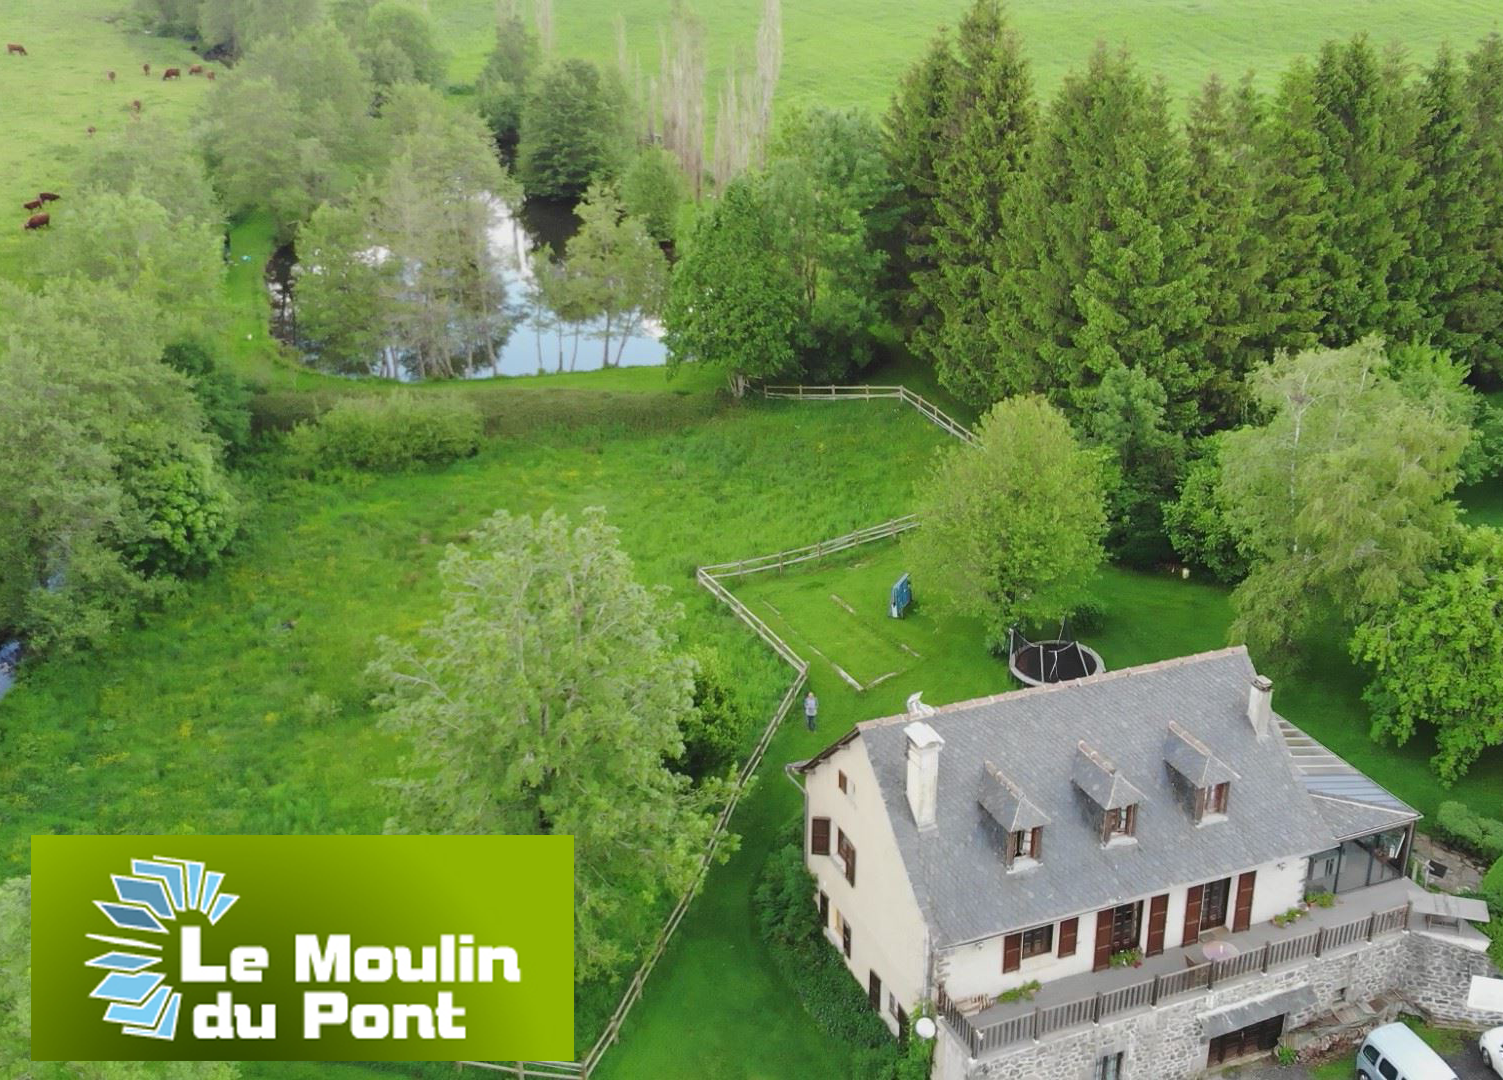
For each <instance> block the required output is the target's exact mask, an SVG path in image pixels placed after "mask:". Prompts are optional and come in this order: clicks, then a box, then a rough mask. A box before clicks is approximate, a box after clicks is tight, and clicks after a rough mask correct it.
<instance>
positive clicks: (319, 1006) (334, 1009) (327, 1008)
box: [303, 938, 350, 1039]
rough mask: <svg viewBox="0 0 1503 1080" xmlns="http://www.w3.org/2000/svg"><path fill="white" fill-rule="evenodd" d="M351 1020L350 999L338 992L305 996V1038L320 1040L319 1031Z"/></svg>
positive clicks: (309, 993)
mask: <svg viewBox="0 0 1503 1080" xmlns="http://www.w3.org/2000/svg"><path fill="white" fill-rule="evenodd" d="M345 940H346V941H348V940H349V939H348V938H346V939H345ZM349 1018H350V999H349V998H347V997H345V996H344V995H343V994H341V993H339V992H338V991H337V990H335V991H310V992H308V993H306V994H304V995H303V1038H305V1039H317V1038H320V1037H321V1033H320V1030H319V1029H321V1028H324V1027H327V1026H329V1025H330V1024H342V1023H344V1022H345V1021H346V1020H348V1019H349Z"/></svg>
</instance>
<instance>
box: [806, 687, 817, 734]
mask: <svg viewBox="0 0 1503 1080" xmlns="http://www.w3.org/2000/svg"><path fill="white" fill-rule="evenodd" d="M818 716H819V698H817V697H815V696H814V691H813V690H810V691H809V692H808V693H807V694H805V695H804V723H805V724H806V725H808V728H809V730H810V731H813V730H814V722H815V720H816V718H818Z"/></svg>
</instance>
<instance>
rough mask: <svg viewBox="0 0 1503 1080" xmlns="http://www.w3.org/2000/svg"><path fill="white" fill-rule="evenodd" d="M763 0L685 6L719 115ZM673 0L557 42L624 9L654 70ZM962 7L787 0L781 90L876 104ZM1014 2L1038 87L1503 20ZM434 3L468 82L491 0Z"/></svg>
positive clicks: (750, 49) (1275, 6) (1336, 6)
mask: <svg viewBox="0 0 1503 1080" xmlns="http://www.w3.org/2000/svg"><path fill="white" fill-rule="evenodd" d="M762 4H763V0H716V2H715V3H705V2H700V3H696V4H691V5H690V7H691V8H693V9H694V10H695V11H697V12H698V13H699V14H700V15H701V16H702V17H703V19H704V22H705V30H706V41H707V56H708V68H709V77H708V80H707V83H708V95H709V99H710V108H711V112H710V116H711V121H712V122H713V106H714V98H715V95H716V94H717V93H718V88H719V86H720V82H721V79H722V76H723V73H724V72H725V71H726V69H727V68H729V67H732V66H736V65H737V64H739V66H740V67H742V68H743V69H749V68H750V67H751V66H753V63H754V56H755V45H756V35H757V24H758V22H759V21H760V19H761V13H762ZM670 6H671V2H670V0H562V2H558V3H555V4H554V21H555V24H556V27H557V30H556V38H557V49H558V51H559V52H560V53H562V54H566V55H579V56H584V57H587V58H589V59H592V60H595V61H597V62H599V63H601V64H604V65H609V66H614V65H615V63H616V31H615V19H616V17H617V15H620V16H621V17H622V19H623V20H624V21H625V24H626V40H627V52H628V55H629V56H632V57H637V58H639V59H640V60H641V63H642V67H643V70H644V72H646V73H647V74H649V75H650V74H652V73H653V72H655V71H656V70H657V65H658V28H659V26H662V25H666V23H667V19H668V12H669V9H670ZM965 6H966V5H965V2H964V0H803V2H799V3H793V2H789V3H784V4H783V68H782V78H781V81H780V83H779V87H778V97H779V101H780V102H781V103H782V104H783V105H785V106H786V105H800V106H806V107H807V106H812V105H831V106H846V105H858V106H863V107H865V108H867V109H870V110H873V111H875V112H880V111H881V110H883V109H885V108H886V105H887V100H888V97H889V96H890V94H891V92H892V89H893V86H894V85H895V84H896V81H897V78H898V75H899V73H900V72H902V71H903V69H904V68H906V67H907V66H908V64H909V63H911V62H912V61H913V60H914V59H915V58H916V57H917V56H918V55H919V53H920V52H921V51H922V50H923V48H924V46H925V44H926V43H927V42H928V40H929V38H930V36H931V35H932V34H933V33H934V31H935V30H937V29H938V28H939V26H940V25H942V24H946V23H948V24H951V25H953V23H954V22H955V21H956V20H957V19H958V18H959V15H960V12H961V11H963V10H964V8H965ZM1008 7H1009V9H1010V10H1011V12H1012V18H1013V22H1014V25H1015V26H1016V27H1017V28H1018V30H1019V31H1020V32H1021V34H1022V36H1023V41H1024V45H1025V48H1026V52H1027V55H1028V56H1029V57H1030V59H1031V60H1032V61H1033V67H1034V74H1035V78H1036V79H1037V82H1038V86H1039V88H1040V90H1041V91H1042V92H1044V93H1051V92H1052V91H1053V90H1054V88H1055V87H1057V86H1058V85H1059V81H1060V79H1061V78H1062V77H1063V76H1064V74H1065V73H1066V72H1067V71H1069V70H1070V69H1071V68H1074V67H1078V66H1079V65H1080V64H1081V63H1082V62H1083V60H1084V59H1085V56H1086V54H1087V53H1088V52H1089V50H1090V49H1091V48H1092V46H1093V45H1094V43H1095V42H1096V41H1098V40H1103V41H1106V42H1107V43H1108V44H1110V45H1123V46H1126V47H1127V48H1129V49H1130V50H1131V51H1132V53H1133V54H1134V56H1136V57H1137V59H1138V61H1139V62H1140V63H1141V64H1142V65H1143V66H1144V67H1145V68H1146V69H1147V70H1148V71H1150V72H1152V73H1156V74H1159V75H1162V76H1163V77H1164V80H1165V83H1166V85H1167V87H1168V89H1169V92H1170V94H1171V95H1173V96H1174V97H1175V98H1183V97H1185V96H1186V95H1188V94H1190V93H1192V92H1193V91H1194V90H1195V89H1196V88H1197V87H1198V86H1199V85H1200V84H1201V83H1202V82H1203V81H1204V80H1205V77H1206V76H1207V75H1208V74H1210V73H1211V72H1213V71H1215V72H1218V73H1219V74H1220V75H1221V76H1222V77H1223V78H1226V79H1237V78H1240V77H1241V76H1242V74H1243V73H1244V72H1246V71H1249V70H1250V71H1253V72H1255V73H1256V74H1257V76H1258V78H1259V81H1260V82H1261V83H1262V84H1263V85H1265V86H1266V85H1270V84H1271V83H1272V81H1273V79H1274V78H1275V77H1276V76H1277V74H1278V73H1279V72H1280V71H1281V70H1283V68H1284V67H1285V65H1287V64H1288V62H1289V60H1290V59H1291V58H1293V57H1295V56H1298V55H1301V54H1310V53H1313V52H1314V51H1315V50H1316V49H1318V48H1319V46H1320V43H1321V42H1322V41H1324V40H1325V39H1327V38H1330V37H1350V36H1351V35H1352V34H1356V33H1359V32H1366V33H1368V34H1370V35H1371V36H1372V37H1373V39H1374V40H1375V41H1377V42H1379V43H1381V44H1384V45H1387V44H1399V45H1402V46H1404V47H1406V48H1407V49H1408V50H1409V52H1410V54H1411V55H1412V56H1413V57H1414V58H1415V59H1417V60H1425V59H1428V58H1429V57H1430V56H1431V55H1432V54H1433V53H1434V51H1435V49H1436V47H1437V46H1438V45H1439V44H1440V43H1441V42H1443V41H1450V42H1451V43H1452V44H1453V45H1455V46H1456V47H1457V48H1459V49H1462V50H1466V49H1470V48H1471V46H1472V44H1473V43H1474V42H1475V41H1476V40H1477V39H1478V38H1479V37H1481V36H1483V35H1484V34H1486V33H1488V32H1489V31H1492V30H1497V29H1500V28H1503V10H1500V9H1499V7H1498V5H1497V4H1496V3H1495V2H1493V0H1382V2H1374V0H1327V2H1325V3H1319V4H1312V3H1307V2H1304V0H1011V2H1010V3H1009V4H1008ZM429 10H430V11H431V12H432V15H433V18H434V21H435V23H436V24H437V25H438V27H439V28H440V31H441V37H442V39H443V42H444V45H445V47H446V48H448V49H449V50H450V51H451V54H452V61H451V68H450V74H451V78H453V79H454V80H455V81H456V82H468V81H470V80H472V79H473V78H474V76H475V74H476V72H478V71H479V70H480V67H481V65H482V64H483V63H484V60H485V55H486V53H487V52H489V50H490V47H491V44H492V41H493V40H494V30H493V26H494V22H493V18H494V11H495V5H494V4H493V3H492V0H430V2H429ZM738 57H739V60H738V59H737V58H738Z"/></svg>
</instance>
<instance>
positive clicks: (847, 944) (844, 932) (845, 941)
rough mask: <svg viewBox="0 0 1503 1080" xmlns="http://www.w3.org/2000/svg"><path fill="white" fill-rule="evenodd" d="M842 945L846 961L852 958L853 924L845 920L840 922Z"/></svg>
mask: <svg viewBox="0 0 1503 1080" xmlns="http://www.w3.org/2000/svg"><path fill="white" fill-rule="evenodd" d="M840 945H841V947H842V948H843V949H845V956H846V959H847V960H849V959H850V958H851V924H850V923H848V922H846V921H845V919H843V918H842V919H841V920H840Z"/></svg>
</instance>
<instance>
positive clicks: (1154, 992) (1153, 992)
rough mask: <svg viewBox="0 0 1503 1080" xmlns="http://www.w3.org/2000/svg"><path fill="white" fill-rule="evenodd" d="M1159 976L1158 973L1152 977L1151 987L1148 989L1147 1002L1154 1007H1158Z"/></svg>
mask: <svg viewBox="0 0 1503 1080" xmlns="http://www.w3.org/2000/svg"><path fill="white" fill-rule="evenodd" d="M1159 978H1160V976H1158V975H1155V976H1154V977H1153V987H1152V989H1150V990H1149V991H1148V1004H1149V1005H1150V1006H1152V1007H1153V1008H1155V1009H1157V1008H1158V1007H1159Z"/></svg>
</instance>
